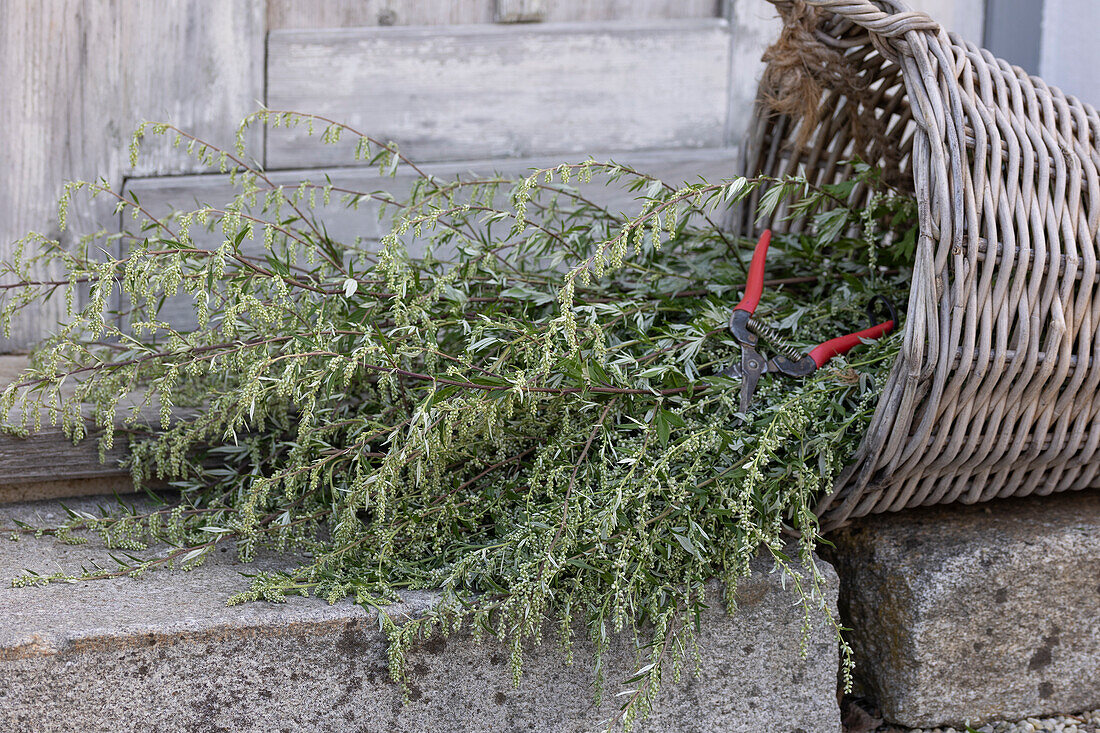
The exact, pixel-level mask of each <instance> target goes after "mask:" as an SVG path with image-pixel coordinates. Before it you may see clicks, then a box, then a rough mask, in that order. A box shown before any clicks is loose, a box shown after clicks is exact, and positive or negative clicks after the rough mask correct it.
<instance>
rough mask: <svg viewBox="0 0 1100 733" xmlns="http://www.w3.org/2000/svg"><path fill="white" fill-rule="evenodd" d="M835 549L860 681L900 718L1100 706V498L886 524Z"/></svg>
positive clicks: (919, 721) (844, 536) (859, 532)
mask: <svg viewBox="0 0 1100 733" xmlns="http://www.w3.org/2000/svg"><path fill="white" fill-rule="evenodd" d="M831 539H832V540H833V541H834V542H835V543H836V551H835V553H833V555H832V558H831V559H832V560H833V561H834V563H835V564H836V568H837V572H838V573H839V575H840V579H841V586H840V601H839V604H840V608H841V614H842V616H843V617H844V619H845V622H846V625H847V626H849V627H851V628H852V631H851V639H850V640H851V644H852V647H853V648H854V650H855V654H856V674H857V675H858V677H859V679H860V680H861V681H862V682H863V683H864V684H865V685H866V687H867V688H868V692H869V693H870V694H871V696H872V697H873V698H874V699H875V701H876V702H877V703H878V705H879V707H880V709H881V710H882V712H883V715H884V717H885V718H886V720H887V721H889V722H892V723H896V724H900V725H904V726H907V727H913V728H932V727H934V726H943V725H953V726H956V727H961V726H962V725H963V724H964V723H967V722H969V724H970V725H973V726H977V725H978V724H980V723H981V722H983V721H990V720H998V719H999V720H1020V719H1023V718H1026V717H1042V716H1044V715H1049V714H1057V713H1072V712H1079V711H1082V710H1093V709H1096V708H1098V707H1100V492H1095V491H1088V492H1082V493H1070V494H1056V495H1050V496H1043V497H1033V498H1026V499H1011V500H1001V501H996V502H992V503H989V504H983V505H976V506H960V505H954V506H946V507H937V508H929V509H921V510H915V511H908V512H902V513H900V514H893V515H879V516H875V517H869V518H867V519H865V520H863V521H861V522H860V523H858V524H856V525H854V526H852V527H850V528H847V529H844V530H841V531H839V532H837V533H835V536H833V537H832V538H831Z"/></svg>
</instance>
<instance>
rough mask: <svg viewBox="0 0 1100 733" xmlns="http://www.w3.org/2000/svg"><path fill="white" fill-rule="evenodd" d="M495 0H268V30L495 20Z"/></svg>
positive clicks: (439, 23) (449, 23) (453, 23)
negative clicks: (397, 0) (396, 0)
mask: <svg viewBox="0 0 1100 733" xmlns="http://www.w3.org/2000/svg"><path fill="white" fill-rule="evenodd" d="M494 9H495V0H401V1H400V2H394V1H393V0H267V27H268V30H281V29H284V28H294V29H302V28H358V27H362V26H388V25H458V24H462V23H491V22H492V21H493V12H494Z"/></svg>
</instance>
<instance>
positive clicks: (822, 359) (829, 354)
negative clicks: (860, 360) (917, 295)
mask: <svg viewBox="0 0 1100 733" xmlns="http://www.w3.org/2000/svg"><path fill="white" fill-rule="evenodd" d="M893 330H894V322H893V321H886V322H884V323H880V324H878V325H877V326H871V327H870V328H865V329H863V330H862V331H856V332H855V333H850V334H848V335H847V336H839V337H837V338H835V339H829V340H828V341H826V342H825V343H823V344H821V345H820V346H815V347H814V348H813V349H811V350H810V358H811V359H813V360H814V364H817V367H818V368H819V369H820V368H821V367H823V366H825V365H826V364H827V363H828V362H829V359H832V358H833V357H834V356H840V355H841V354H847V353H848V352H849V351H851V350H852V348H853V347H855V346H858V345H859V344H860V343H861V342H862V340H863V339H877V338H882V337H883V336H885V335H886V334H888V333H890V332H891V331H893Z"/></svg>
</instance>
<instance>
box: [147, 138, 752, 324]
mask: <svg viewBox="0 0 1100 733" xmlns="http://www.w3.org/2000/svg"><path fill="white" fill-rule="evenodd" d="M593 157H594V158H596V159H597V160H607V159H608V158H611V159H613V160H616V161H617V162H620V163H623V164H626V165H630V166H633V167H634V168H636V169H638V170H640V171H643V172H646V173H649V174H651V175H656V176H659V177H660V178H661V179H662V180H664V181H666V182H667V183H670V184H672V185H678V184H680V183H682V182H685V181H688V182H692V181H698V179H699V178H700V177H702V178H704V179H706V180H708V181H717V180H721V179H723V178H728V177H730V176H731V175H733V171H734V166H735V159H736V157H737V151H736V150H734V149H731V148H717V149H714V148H708V149H703V150H691V149H689V150H663V151H648V152H633V153H626V154H623V155H612V156H608V155H594V156H593ZM563 160H564V159H563V158H561V157H545V158H526V159H519V160H507V161H504V160H482V161H469V162H463V163H437V164H434V165H426V166H424V171H425V172H426V173H427V174H429V175H432V176H435V177H437V178H439V179H441V180H453V179H455V178H458V177H469V176H485V175H487V174H492V173H494V172H503V173H505V174H507V175H511V176H516V175H521V174H524V173H526V172H527V171H528V170H530V169H531V168H543V167H547V166H551V165H555V164H557V163H561V162H563ZM326 176H327V177H328V179H329V180H331V181H332V184H333V185H334V186H337V187H340V188H347V189H351V190H355V191H364V192H369V191H379V190H384V191H388V192H390V193H392V194H394V195H395V196H397V197H398V198H400V197H402V196H403V195H405V194H407V193H408V191H409V189H410V187H411V186H412V184H413V182H414V180H415V175H414V174H413V173H412V172H411V171H409V170H406V169H399V170H398V172H397V175H396V176H395V177H394V178H387V177H383V176H380V175H379V174H378V173H377V171H375V170H374V169H368V168H333V169H328V170H303V171H283V172H278V173H273V174H271V177H272V179H273V181H274V183H275V184H277V185H286V186H289V187H294V186H296V185H297V184H298V182H299V181H302V180H310V181H313V182H316V183H318V184H321V185H323V184H324V183H325V181H326ZM579 188H580V190H581V192H582V194H583V195H584V196H586V197H587V198H589V199H591V200H593V201H595V202H596V203H598V204H600V205H602V206H605V207H606V208H608V209H610V210H611V211H613V212H616V213H619V212H622V213H626V214H628V215H630V214H636V213H637V212H638V210H639V209H640V208H641V204H640V203H639V202H638V201H637V198H636V197H637V196H638V195H639V194H638V193H636V192H630V191H627V190H625V189H623V188H621V187H618V186H611V187H608V186H605V185H603V183H601V182H600V181H599V180H598V179H597V180H594V181H593V182H592V183H589V184H582V185H580V186H579ZM126 190H127V193H131V192H132V193H135V194H136V195H137V196H138V198H139V199H140V200H141V202H142V204H143V205H144V206H145V207H146V208H147V209H148V210H149V211H151V212H152V213H153V214H155V215H158V216H159V215H163V214H166V213H168V212H170V211H172V210H173V209H177V210H178V209H191V208H194V207H196V206H197V205H200V204H210V205H214V206H218V205H221V204H223V203H225V202H226V201H228V200H230V198H231V197H232V196H233V194H234V190H233V187H232V185H231V184H230V183H229V180H228V177H226V176H175V177H166V178H150V179H143V180H132V181H130V182H129V183H128V184H127V189H126ZM317 203H318V208H317V212H318V217H319V219H321V220H323V222H324V225H325V229H326V231H328V233H329V235H330V236H331V237H332V238H333V239H335V240H337V241H343V242H348V243H354V242H355V241H356V239H362V240H364V244H365V246H368V247H370V246H373V243H374V242H376V241H377V240H378V239H380V238H381V237H382V236H383V235H384V234H386V233H388V232H389V230H390V225H389V221H388V219H387V220H383V221H380V220H379V218H378V207H377V206H376V205H374V204H372V203H370V202H364V203H363V204H362V205H361V206H360V207H359V208H358V209H355V210H353V209H348V208H347V207H345V206H343V205H342V204H341V203H340V202H339V200H338V197H337V196H336V195H333V197H332V199H331V202H330V204H329V205H328V206H323V205H322V204H321V202H320V201H318V202H317ZM192 236H193V237H194V239H195V241H196V244H198V245H199V246H204V247H210V248H214V247H217V246H219V245H220V244H221V236H220V234H214V233H210V232H201V231H195V230H193V231H192ZM249 248H251V250H249ZM243 249H245V250H246V251H255V252H258V251H259V245H258V244H256V243H247V242H246V243H245V244H244V246H243ZM413 252H414V253H422V252H423V250H422V249H416V248H415V247H414V248H413ZM161 315H162V319H164V320H169V321H171V322H172V323H173V324H174V325H175V326H176V327H189V326H192V325H193V324H194V322H195V320H194V312H193V305H192V303H191V300H190V297H189V296H176V297H175V298H172V299H170V301H169V302H168V303H167V304H166V305H165V308H164V310H163V311H162V314H161Z"/></svg>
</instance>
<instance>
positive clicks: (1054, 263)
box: [739, 0, 1100, 528]
mask: <svg viewBox="0 0 1100 733" xmlns="http://www.w3.org/2000/svg"><path fill="white" fill-rule="evenodd" d="M771 1H772V2H773V3H774V4H775V5H776V6H777V7H778V9H779V11H780V14H781V15H782V16H783V20H784V27H783V32H782V35H781V36H780V39H779V41H778V42H777V44H776V45H775V46H773V47H772V49H770V50H769V52H768V54H767V55H766V56H765V59H766V60H768V69H767V71H766V72H765V76H764V79H763V81H762V82H761V91H760V94H759V96H758V101H757V108H756V115H755V120H754V123H753V125H752V128H751V129H750V132H749V140H748V142H747V144H746V146H745V148H744V149H745V151H746V155H745V168H744V170H745V172H746V173H747V174H748V175H759V174H766V175H772V176H780V175H785V174H796V173H802V174H804V175H806V176H808V177H809V178H810V179H811V180H814V181H816V182H817V183H829V182H833V181H838V180H843V179H846V178H848V177H850V176H851V173H852V171H851V170H850V169H849V167H848V166H847V165H846V163H845V161H849V160H852V159H853V158H859V159H862V160H865V161H868V162H874V163H877V164H879V165H881V166H883V167H884V169H885V170H886V175H887V176H888V178H892V179H893V180H894V181H895V182H897V183H899V184H901V185H904V186H906V187H907V188H908V189H909V190H911V191H914V192H915V193H916V197H917V200H918V205H919V224H920V235H919V238H918V243H917V251H916V261H915V263H914V272H913V281H912V289H911V293H910V298H909V305H908V313H907V318H906V321H905V334H904V344H903V346H902V349H901V354H900V356H899V357H898V360H897V363H896V364H895V365H894V367H893V370H892V371H891V373H890V377H889V381H888V383H887V385H886V387H885V390H884V391H883V394H882V397H881V399H880V402H879V404H878V408H877V410H876V412H875V415H874V418H873V420H872V422H871V425H870V428H869V430H868V433H867V435H866V436H865V437H864V439H863V442H862V444H861V446H860V448H859V450H858V452H857V453H856V455H855V456H854V459H853V461H852V463H851V464H850V465H849V466H848V468H847V469H846V471H845V472H844V474H842V476H841V478H840V480H839V482H838V484H837V487H836V489H835V490H834V492H833V493H832V495H830V496H828V497H827V498H826V499H824V500H823V501H822V503H821V504H820V506H819V507H818V513H819V514H820V515H821V517H822V519H823V523H824V526H825V527H827V528H828V527H836V526H838V525H840V524H843V523H844V522H846V521H848V520H849V519H852V518H855V517H859V516H863V515H866V514H870V513H873V512H886V511H896V510H900V509H905V508H907V507H915V506H921V505H929V504H939V503H947V502H956V501H961V502H965V503H973V502H979V501H987V500H990V499H993V498H997V497H1008V496H1024V495H1028V494H1049V493H1052V492H1055V491H1069V490H1074V489H1083V488H1086V487H1092V486H1098V485H1100V476H1098V472H1100V453H1098V452H1097V448H1098V446H1100V416H1098V412H1100V395H1098V394H1097V384H1098V383H1100V363H1098V362H1096V361H1094V360H1093V354H1094V352H1095V351H1096V350H1097V349H1098V347H1100V293H1098V292H1097V251H1098V247H1100V242H1098V239H1097V228H1098V224H1100V180H1098V177H1097V166H1098V164H1100V151H1098V150H1097V144H1098V140H1100V118H1098V117H1097V114H1096V111H1095V110H1094V109H1093V108H1092V107H1090V106H1088V105H1085V104H1082V103H1081V102H1079V101H1078V100H1076V99H1074V98H1073V97H1068V96H1066V95H1064V94H1062V93H1061V92H1060V91H1059V90H1057V89H1054V88H1051V87H1049V86H1047V85H1046V84H1044V83H1043V81H1042V80H1041V79H1039V78H1036V77H1032V76H1028V75H1027V74H1026V73H1025V72H1024V71H1023V70H1021V69H1019V68H1015V67H1012V66H1010V65H1008V64H1007V63H1005V62H1004V61H999V60H998V59H995V58H994V57H993V56H992V55H990V53H989V52H988V51H985V50H983V49H980V48H977V47H976V46H974V45H972V44H970V43H967V42H965V41H963V40H962V39H961V38H958V37H957V36H954V35H952V34H948V33H946V32H945V31H944V30H943V29H942V28H940V26H939V25H938V24H937V23H935V22H934V21H933V20H932V19H930V18H929V17H928V16H926V15H924V14H923V13H918V12H912V11H910V10H909V9H908V8H907V7H906V6H905V5H903V4H902V3H901V2H896V1H895V0H876V1H875V2H870V0H806V2H799V1H797V0H771ZM807 90H809V92H810V93H809V94H808V95H807ZM792 99H794V100H799V99H800V100H801V101H800V102H799V104H798V105H795V106H800V107H801V109H795V108H794V106H792V104H791V103H790V100H792ZM784 100H786V102H784ZM807 102H809V103H810V106H809V107H808V108H807V107H805V104H806V103H807ZM867 195H868V193H867V192H866V191H863V192H859V191H856V192H854V193H853V197H854V198H855V199H857V200H858V199H860V198H861V197H862V198H863V199H865V198H866V197H867ZM857 202H858V201H857ZM754 205H755V201H751V202H748V204H747V205H746V206H745V207H744V208H743V209H742V212H743V213H742V215H741V216H740V222H739V223H740V225H741V227H742V229H743V230H747V229H751V228H752V227H754V226H761V227H762V226H767V225H768V224H769V222H762V223H760V224H757V223H756V222H753V221H752V219H751V217H749V216H748V215H747V213H744V212H749V211H750V210H751V208H752V207H753V206H754ZM781 215H782V212H778V213H777V216H781ZM804 225H805V222H799V221H795V222H782V223H779V224H778V226H780V227H783V228H785V229H787V230H790V229H791V228H792V227H794V228H798V227H801V226H804Z"/></svg>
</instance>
